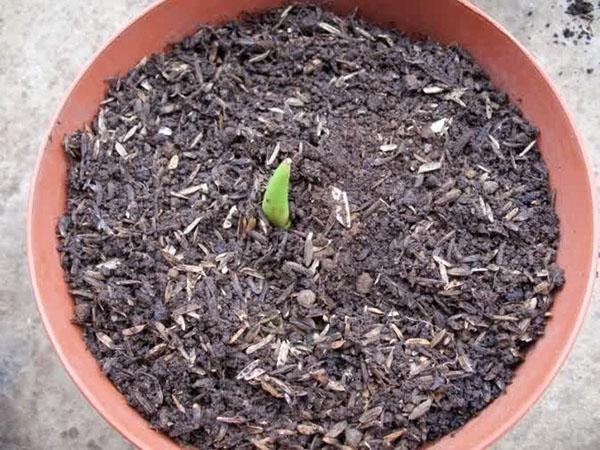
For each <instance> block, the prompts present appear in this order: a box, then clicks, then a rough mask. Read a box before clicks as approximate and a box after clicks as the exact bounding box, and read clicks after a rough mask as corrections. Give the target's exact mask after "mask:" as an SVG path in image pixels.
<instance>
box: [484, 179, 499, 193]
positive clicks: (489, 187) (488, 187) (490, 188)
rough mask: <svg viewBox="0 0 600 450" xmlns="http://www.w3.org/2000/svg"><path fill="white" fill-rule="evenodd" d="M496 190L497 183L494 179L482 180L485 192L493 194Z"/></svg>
mask: <svg viewBox="0 0 600 450" xmlns="http://www.w3.org/2000/svg"><path fill="white" fill-rule="evenodd" d="M497 190H498V183H496V182H495V181H484V182H483V192H485V193H486V194H493V193H494V192H496V191H497Z"/></svg>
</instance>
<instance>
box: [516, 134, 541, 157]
mask: <svg viewBox="0 0 600 450" xmlns="http://www.w3.org/2000/svg"><path fill="white" fill-rule="evenodd" d="M535 144H537V139H534V140H533V141H532V142H530V143H529V145H528V146H527V147H525V150H523V151H522V152H521V153H519V155H518V156H519V158H522V157H523V156H525V155H526V154H527V153H529V151H530V150H531V149H532V148H533V146H534V145H535Z"/></svg>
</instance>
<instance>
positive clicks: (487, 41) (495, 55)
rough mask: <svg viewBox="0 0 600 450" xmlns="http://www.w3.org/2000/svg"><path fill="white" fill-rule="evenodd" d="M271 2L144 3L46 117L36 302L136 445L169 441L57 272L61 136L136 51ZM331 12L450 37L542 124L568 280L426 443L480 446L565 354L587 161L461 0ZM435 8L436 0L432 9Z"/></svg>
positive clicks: (94, 396) (498, 39) (39, 175)
mask: <svg viewBox="0 0 600 450" xmlns="http://www.w3.org/2000/svg"><path fill="white" fill-rule="evenodd" d="M280 3H282V2H281V1H278V0H165V1H161V2H159V3H157V4H156V5H155V6H153V7H151V8H149V9H148V10H147V11H146V12H145V13H144V14H142V15H141V16H140V17H139V18H138V19H137V20H135V21H134V22H132V23H131V24H130V25H129V26H128V27H127V28H125V29H124V30H123V31H122V32H121V33H119V34H118V35H117V36H116V37H115V38H114V39H113V40H112V41H111V42H110V43H108V45H107V46H106V47H104V48H103V49H102V50H101V51H100V52H99V53H98V54H97V55H96V57H95V58H94V59H93V60H92V62H91V63H90V65H89V66H88V67H87V68H86V69H85V70H84V71H83V73H82V74H81V76H80V77H79V79H78V80H77V81H76V82H75V84H74V85H73V86H72V88H71V90H70V91H69V92H68V94H67V97H66V99H65V100H64V103H63V104H62V106H61V108H60V110H59V112H58V114H57V116H56V118H55V119H54V120H53V122H52V124H51V127H50V131H49V133H48V136H47V139H46V141H45V142H44V144H43V146H42V148H41V150H40V153H39V158H38V161H37V166H36V168H35V174H34V179H33V184H32V189H31V196H30V199H29V218H28V230H27V231H28V253H29V268H30V272H31V279H32V282H33V288H34V292H35V297H36V300H37V304H38V308H39V310H40V314H41V317H42V320H43V322H44V325H45V327H46V330H47V332H48V335H49V336H50V339H51V340H52V343H53V344H54V347H55V349H56V351H57V353H58V355H59V356H60V359H61V360H62V362H63V364H64V365H65V367H66V369H67V372H68V373H69V375H70V376H71V377H72V378H73V381H74V382H75V384H76V385H77V386H78V387H79V389H80V390H81V391H82V392H83V394H84V395H85V397H86V398H87V399H88V400H89V402H90V403H91V404H92V405H93V406H94V407H95V408H96V409H97V410H98V411H99V412H100V414H101V415H102V416H103V417H104V418H105V419H106V420H107V421H108V422H109V423H110V424H111V425H113V426H114V427H115V428H116V429H117V430H118V431H119V432H120V433H121V434H122V435H123V436H124V437H125V438H127V439H128V440H129V441H131V442H132V443H133V444H134V445H136V446H137V447H140V448H142V449H158V448H160V449H175V448H177V445H176V444H175V443H174V442H173V441H171V440H170V439H168V438H167V437H165V436H164V435H162V434H159V433H157V432H155V431H152V430H151V429H150V428H149V426H148V423H147V422H146V421H145V420H144V419H143V418H142V417H141V416H140V415H139V414H138V413H137V412H136V411H134V410H133V409H132V408H130V407H129V406H128V405H127V403H126V402H125V400H124V398H123V396H122V395H121V394H120V393H119V392H118V391H117V390H116V389H115V387H113V385H112V384H111V383H110V382H109V381H108V379H107V378H106V377H105V376H104V375H103V374H102V372H101V371H100V369H99V366H98V365H97V363H96V361H95V359H94V358H93V357H92V355H91V354H90V353H89V352H88V351H87V350H86V347H85V344H84V342H83V340H82V339H81V331H80V329H79V328H78V327H76V326H74V325H73V324H72V323H71V317H72V314H73V301H72V299H71V297H70V296H69V293H68V287H67V285H66V284H65V281H64V278H63V271H62V269H61V267H60V263H59V254H58V252H57V250H56V249H57V245H58V241H57V238H56V234H55V229H56V225H57V220H58V218H59V217H60V215H61V214H62V213H63V211H64V210H65V182H66V170H67V165H66V159H65V157H64V155H63V148H62V142H63V137H64V135H65V133H70V132H72V131H74V130H76V129H77V128H79V127H81V126H82V125H84V124H85V123H89V122H90V121H91V120H92V118H93V116H94V115H95V114H96V112H97V110H98V105H99V103H100V101H101V100H102V98H103V95H104V92H105V87H106V86H105V83H104V80H106V79H107V78H109V77H111V76H114V75H117V74H125V73H126V72H127V70H128V69H129V68H131V67H133V66H134V65H135V64H136V63H137V62H138V61H139V60H140V59H141V58H142V57H143V56H145V55H149V54H151V53H153V52H159V51H161V50H162V49H163V48H164V47H165V45H166V44H168V43H169V42H173V41H176V40H179V39H180V38H182V37H184V36H185V35H188V34H191V33H192V32H194V31H195V30H196V28H197V27H198V25H200V24H201V23H215V22H220V21H224V20H228V19H232V18H234V17H236V16H238V14H239V13H240V12H242V11H257V10H261V9H266V8H269V7H274V6H278V5H279V4H280ZM328 4H330V6H332V7H334V8H335V9H336V10H338V11H339V12H349V11H351V10H352V9H353V8H354V7H356V6H358V7H359V11H360V13H361V14H362V15H363V16H364V17H366V18H367V19H369V20H372V21H374V22H377V23H380V24H383V25H389V26H394V27H397V28H399V29H401V30H403V31H405V32H407V33H409V34H413V35H421V36H423V35H426V36H430V37H431V38H433V39H435V40H438V41H441V42H444V43H451V42H457V43H459V44H460V45H462V46H463V47H465V48H467V49H468V50H469V51H470V52H471V53H472V54H473V55H474V56H475V58H476V60H477V61H478V62H479V63H481V64H482V65H483V66H484V68H485V69H486V70H487V72H488V73H489V74H490V76H491V78H492V79H493V81H494V82H495V84H496V85H497V86H498V87H499V88H500V89H503V90H504V91H506V92H507V93H509V95H510V96H511V98H512V99H513V101H515V102H517V103H518V105H519V106H520V107H521V109H522V110H523V112H524V113H525V115H526V116H527V117H528V118H529V120H531V121H532V122H533V123H534V124H535V125H536V126H538V127H539V128H540V129H541V139H540V141H539V145H540V148H541V151H542V153H543V155H544V159H545V160H546V162H547V164H548V167H549V169H550V181H551V184H552V186H553V188H554V189H555V190H556V194H557V195H556V209H557V211H558V214H559V216H560V221H561V223H560V227H561V241H560V248H559V252H558V262H559V264H560V265H561V266H562V267H563V268H564V269H565V271H566V280H567V282H566V285H565V286H564V288H563V289H562V291H561V292H560V293H558V294H557V295H556V298H555V304H554V307H553V309H552V314H553V319H552V320H550V322H549V323H548V327H547V330H546V334H545V336H544V337H543V338H542V339H541V340H539V342H538V343H537V344H535V346H534V347H533V348H532V350H531V351H530V352H529V353H528V354H527V358H526V360H525V362H524V363H523V364H522V365H521V366H520V368H519V369H518V371H517V373H516V376H515V379H514V382H513V383H512V384H511V385H510V386H509V388H508V390H507V393H506V394H505V395H503V396H502V397H500V398H499V399H497V400H496V401H494V402H493V403H492V404H491V405H490V406H489V407H487V408H486V409H485V410H484V411H483V412H482V413H481V414H480V415H479V416H477V417H476V418H474V419H473V420H471V421H470V422H469V423H468V424H467V425H466V426H464V427H463V428H461V429H460V430H458V431H457V432H456V434H454V435H453V436H447V437H445V438H444V439H442V440H441V441H439V442H438V443H436V444H434V445H433V446H432V448H436V449H445V450H449V449H461V450H464V449H480V448H484V447H487V446H489V445H490V444H492V443H493V442H494V441H495V440H496V439H498V438H499V437H500V436H502V435H503V434H504V433H505V432H506V431H507V430H509V429H510V428H511V427H512V426H513V425H514V424H515V423H516V422H517V421H518V420H519V419H520V418H521V417H522V416H523V415H524V414H525V413H526V412H527V410H528V409H529V408H531V406H532V405H533V404H534V403H535V401H536V400H537V399H538V398H539V397H540V395H541V394H542V391H543V390H544V389H545V388H546V387H547V386H548V384H549V383H550V381H551V380H552V378H553V377H554V376H555V375H556V373H557V372H558V370H559V368H560V366H561V364H562V363H563V362H564V360H565V358H566V356H567V354H568V352H569V350H570V348H571V346H572V344H573V342H574V340H575V335H576V333H577V331H578V329H579V327H580V325H581V322H582V320H583V317H584V314H585V311H586V308H587V306H588V303H589V301H590V297H591V294H592V283H593V278H594V275H595V264H596V255H597V254H598V230H597V220H598V219H597V216H596V200H595V192H594V183H593V182H592V171H591V165H590V163H589V161H588V159H587V157H586V154H585V152H584V150H583V148H582V146H581V141H580V139H579V138H578V136H577V132H576V131H575V128H574V125H573V122H572V120H571V118H570V116H569V114H568V113H567V111H566V109H565V106H564V104H563V102H562V101H561V99H560V96H559V94H558V93H557V92H556V90H555V89H554V87H553V86H552V83H551V82H550V80H549V79H548V77H547V76H546V75H545V74H544V73H543V72H542V70H541V69H540V67H539V66H538V65H537V64H536V63H535V61H534V60H533V59H532V57H531V56H530V55H529V54H528V53H527V51H526V50H525V49H524V48H523V47H521V45H519V44H518V43H517V42H516V41H515V40H514V39H513V38H512V37H510V36H509V35H508V33H507V32H506V31H505V30H504V29H503V28H502V27H501V26H499V25H498V24H497V23H495V22H494V21H492V20H491V19H490V18H488V17H487V16H485V15H484V14H483V13H482V12H481V11H479V10H477V9H476V8H474V7H473V6H471V5H469V4H468V3H467V2H466V1H463V0H436V1H435V2H428V1H414V0H354V1H352V0H340V1H333V2H330V3H328ZM434 5H435V6H434Z"/></svg>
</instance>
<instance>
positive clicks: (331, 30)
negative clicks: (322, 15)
mask: <svg viewBox="0 0 600 450" xmlns="http://www.w3.org/2000/svg"><path fill="white" fill-rule="evenodd" d="M319 28H321V29H322V30H325V31H327V32H328V33H331V34H336V35H339V34H342V32H341V31H340V30H338V29H337V28H336V27H334V26H333V25H329V24H328V23H327V22H319Z"/></svg>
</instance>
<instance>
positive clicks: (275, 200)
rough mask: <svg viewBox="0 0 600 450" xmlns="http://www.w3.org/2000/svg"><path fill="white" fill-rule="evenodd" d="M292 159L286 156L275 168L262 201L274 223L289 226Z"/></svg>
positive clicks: (263, 208) (268, 217)
mask: <svg viewBox="0 0 600 450" xmlns="http://www.w3.org/2000/svg"><path fill="white" fill-rule="evenodd" d="M291 164H292V160H291V159H290V158H286V159H284V160H283V162H282V163H281V164H279V167H277V169H275V172H273V175H271V179H270V180H269V182H268V183H267V189H266V190H265V195H264V197H263V202H262V210H263V212H264V213H265V216H267V219H269V222H271V223H272V224H273V225H275V226H278V227H280V228H289V227H290V225H291V222H290V209H289V206H288V191H289V187H290V166H291Z"/></svg>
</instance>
